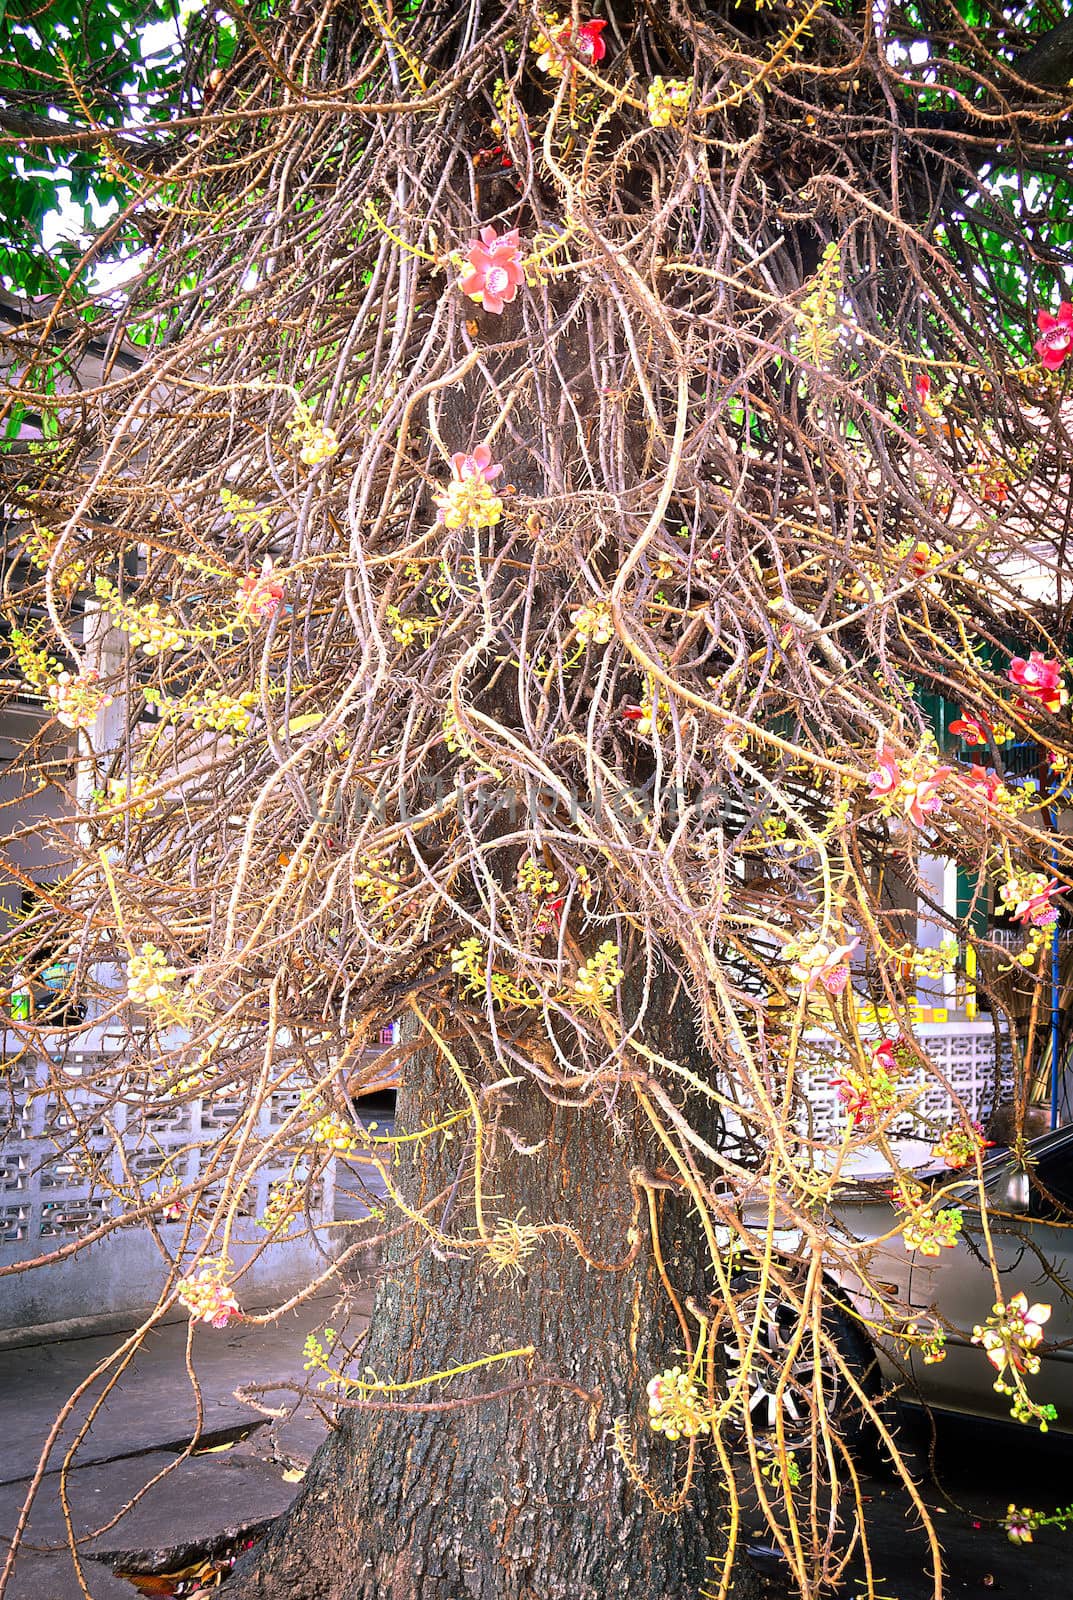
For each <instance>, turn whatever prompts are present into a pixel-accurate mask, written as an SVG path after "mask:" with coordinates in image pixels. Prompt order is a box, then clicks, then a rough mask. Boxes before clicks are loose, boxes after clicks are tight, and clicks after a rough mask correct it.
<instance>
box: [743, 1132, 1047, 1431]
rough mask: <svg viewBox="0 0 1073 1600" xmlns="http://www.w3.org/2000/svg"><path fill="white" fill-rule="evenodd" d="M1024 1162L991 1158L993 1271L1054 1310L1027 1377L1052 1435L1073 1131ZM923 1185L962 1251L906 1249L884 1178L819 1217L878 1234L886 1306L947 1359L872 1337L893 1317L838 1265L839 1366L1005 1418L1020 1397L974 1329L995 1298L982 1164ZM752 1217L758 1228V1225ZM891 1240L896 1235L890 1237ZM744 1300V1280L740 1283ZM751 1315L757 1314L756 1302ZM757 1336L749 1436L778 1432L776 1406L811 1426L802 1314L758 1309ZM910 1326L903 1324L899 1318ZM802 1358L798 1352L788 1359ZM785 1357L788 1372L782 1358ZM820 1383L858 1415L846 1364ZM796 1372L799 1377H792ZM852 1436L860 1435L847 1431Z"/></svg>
mask: <svg viewBox="0 0 1073 1600" xmlns="http://www.w3.org/2000/svg"><path fill="white" fill-rule="evenodd" d="M1025 1151H1026V1160H1025V1163H1024V1165H1023V1166H1022V1165H1021V1164H1019V1163H1017V1162H1015V1161H1014V1159H1013V1157H1012V1155H1011V1153H1010V1151H1008V1150H1002V1151H997V1152H995V1153H994V1154H992V1155H991V1156H989V1158H988V1159H987V1160H985V1162H984V1164H983V1191H984V1195H985V1200H986V1222H987V1231H988V1232H989V1233H990V1238H991V1250H992V1255H993V1258H994V1263H995V1267H996V1269H997V1274H998V1283H999V1296H998V1298H1001V1300H1002V1302H1003V1303H1005V1304H1007V1305H1008V1304H1009V1302H1010V1301H1011V1300H1013V1299H1014V1297H1015V1296H1016V1295H1017V1294H1019V1293H1023V1294H1024V1295H1025V1296H1026V1297H1027V1300H1028V1303H1029V1304H1030V1305H1032V1304H1037V1303H1038V1304H1044V1305H1049V1306H1050V1308H1051V1313H1050V1316H1049V1318H1048V1319H1047V1321H1046V1323H1045V1325H1044V1328H1043V1332H1044V1335H1045V1337H1044V1339H1043V1341H1042V1342H1041V1343H1040V1344H1039V1345H1038V1347H1037V1348H1036V1349H1035V1350H1034V1352H1033V1354H1034V1355H1035V1356H1038V1358H1039V1363H1040V1366H1039V1372H1038V1373H1037V1374H1035V1375H1027V1374H1026V1376H1025V1387H1026V1389H1027V1391H1028V1394H1029V1396H1030V1398H1031V1400H1032V1402H1033V1403H1035V1404H1038V1405H1040V1406H1053V1407H1054V1410H1055V1413H1056V1415H1055V1418H1054V1420H1053V1421H1051V1422H1050V1428H1051V1429H1052V1430H1053V1431H1056V1432H1065V1433H1073V1127H1069V1128H1061V1129H1059V1130H1057V1131H1056V1132H1054V1133H1049V1134H1044V1135H1043V1136H1042V1137H1041V1138H1038V1139H1034V1140H1032V1141H1031V1142H1030V1143H1028V1144H1027V1145H1026V1146H1025ZM913 1177H914V1181H915V1182H917V1183H919V1184H920V1185H921V1187H922V1188H923V1189H924V1190H925V1198H926V1197H927V1190H928V1189H929V1187H930V1188H932V1189H934V1190H938V1189H941V1190H942V1194H943V1197H942V1201H941V1204H942V1206H943V1207H957V1208H958V1209H959V1210H960V1211H961V1214H962V1232H961V1236H960V1238H959V1240H958V1243H957V1244H956V1246H955V1247H954V1248H943V1249H941V1250H940V1252H939V1254H937V1255H927V1254H925V1253H923V1251H921V1250H919V1249H917V1250H912V1251H910V1250H907V1249H906V1246H905V1243H904V1240H903V1239H902V1238H901V1237H900V1236H899V1235H898V1233H897V1232H896V1230H897V1229H898V1228H899V1225H900V1222H901V1221H904V1213H900V1212H899V1211H897V1210H896V1209H895V1205H894V1203H893V1201H892V1197H891V1194H890V1192H889V1190H890V1178H889V1176H888V1177H887V1178H886V1179H885V1180H884V1179H875V1180H869V1181H857V1182H854V1183H852V1184H850V1185H847V1186H845V1187H844V1188H842V1189H840V1190H839V1191H838V1192H837V1193H836V1195H835V1198H834V1199H833V1200H832V1201H831V1203H830V1204H829V1206H828V1208H827V1211H826V1214H825V1216H824V1218H823V1221H824V1224H825V1226H826V1227H827V1229H829V1230H830V1232H831V1233H832V1234H833V1235H834V1236H835V1237H836V1238H838V1237H841V1238H842V1239H843V1240H844V1241H846V1242H849V1243H852V1242H855V1241H857V1242H861V1243H864V1244H865V1245H867V1241H869V1240H875V1241H876V1244H875V1248H874V1249H873V1250H872V1251H870V1252H869V1251H867V1250H866V1251H865V1252H864V1254H865V1255H866V1256H867V1259H868V1274H869V1277H870V1278H871V1280H872V1282H873V1284H874V1285H876V1286H877V1287H878V1288H879V1289H880V1291H881V1292H882V1293H883V1294H884V1295H885V1296H886V1297H888V1299H889V1301H890V1302H895V1301H898V1302H901V1304H902V1305H903V1306H905V1305H908V1307H909V1308H910V1311H909V1320H910V1321H912V1320H914V1319H915V1320H916V1322H917V1326H918V1328H919V1329H920V1330H921V1332H923V1333H926V1332H927V1331H928V1330H930V1329H931V1328H933V1327H939V1328H941V1329H942V1330H943V1332H944V1334H945V1356H944V1358H943V1359H941V1360H937V1361H936V1360H932V1361H926V1360H925V1359H924V1351H923V1350H922V1349H921V1348H920V1347H918V1346H915V1345H914V1344H913V1343H912V1341H902V1340H899V1339H897V1338H896V1337H894V1335H893V1333H892V1332H889V1331H888V1332H884V1333H879V1334H877V1333H876V1331H875V1327H876V1324H877V1323H878V1324H880V1325H881V1326H882V1325H883V1324H884V1323H888V1326H889V1325H890V1324H889V1321H888V1319H887V1317H886V1316H885V1315H884V1314H883V1312H882V1310H881V1308H880V1307H879V1306H878V1305H877V1303H876V1301H875V1299H874V1298H872V1297H871V1296H870V1295H869V1294H868V1292H867V1291H866V1289H865V1288H864V1285H863V1283H862V1281H861V1279H860V1278H858V1277H857V1276H855V1275H854V1274H853V1273H852V1272H850V1271H847V1270H844V1269H842V1268H836V1269H833V1270H831V1271H829V1274H828V1276H827V1278H826V1280H825V1284H824V1299H825V1304H826V1307H827V1309H826V1312H825V1326H826V1329H827V1331H828V1333H829V1334H830V1335H831V1336H832V1337H833V1338H834V1339H835V1341H836V1342H837V1345H838V1349H839V1353H840V1355H841V1356H842V1358H843V1360H845V1361H847V1362H848V1363H849V1365H850V1366H851V1368H852V1370H853V1372H854V1375H855V1377H857V1379H858V1381H860V1382H861V1383H862V1384H863V1386H864V1388H865V1390H866V1392H870V1393H872V1394H873V1395H878V1394H880V1393H892V1392H894V1393H897V1396H898V1398H899V1399H901V1400H906V1401H909V1402H916V1403H924V1404H926V1405H928V1406H929V1407H933V1408H936V1409H939V1410H944V1411H953V1412H961V1413H967V1414H971V1415H973V1416H979V1417H994V1418H1005V1419H1006V1420H1009V1418H1010V1406H1011V1399H1010V1397H1009V1396H1008V1395H1004V1394H1001V1393H998V1392H996V1390H995V1387H994V1384H995V1379H996V1376H997V1373H996V1369H995V1367H994V1366H993V1365H992V1363H991V1361H990V1360H989V1359H988V1356H987V1353H986V1351H985V1350H984V1349H982V1348H981V1347H980V1345H979V1344H973V1342H972V1338H973V1329H974V1327H977V1326H985V1325H986V1323H987V1319H988V1318H989V1317H990V1316H992V1314H993V1312H994V1308H995V1304H996V1298H997V1297H996V1290H995V1282H994V1279H993V1277H992V1273H991V1268H990V1266H989V1263H988V1251H987V1242H986V1235H985V1228H984V1224H983V1221H982V1219H981V1211H980V1185H979V1181H978V1179H977V1176H976V1173H975V1170H973V1172H972V1173H971V1175H969V1176H967V1177H962V1176H961V1175H960V1174H958V1173H954V1172H951V1171H950V1170H949V1168H947V1167H943V1168H942V1169H941V1170H940V1169H936V1168H932V1169H930V1170H927V1169H924V1170H921V1171H916V1172H914V1174H913ZM746 1221H747V1222H749V1223H750V1224H751V1226H752V1228H753V1230H754V1232H756V1231H762V1222H761V1220H760V1218H759V1217H757V1216H750V1211H749V1208H747V1210H746ZM887 1235H893V1237H890V1238H887V1237H886V1236H887ZM781 1242H782V1244H783V1248H785V1249H788V1250H792V1246H793V1244H794V1243H795V1242H796V1239H795V1237H794V1235H793V1232H792V1229H791V1230H790V1231H789V1232H787V1231H786V1230H783V1231H782V1232H781ZM743 1283H744V1288H745V1293H746V1307H745V1309H746V1310H747V1311H748V1310H749V1305H748V1283H747V1278H746V1279H745V1280H743ZM753 1310H754V1311H755V1302H754V1307H753ZM761 1322H762V1328H761V1335H760V1339H759V1343H758V1348H757V1349H756V1350H755V1351H754V1352H753V1358H752V1361H751V1362H750V1369H749V1376H748V1380H747V1384H748V1389H747V1396H748V1398H747V1403H748V1406H749V1410H750V1413H751V1416H752V1422H753V1427H754V1429H757V1430H764V1429H773V1428H774V1427H775V1425H776V1418H777V1413H778V1412H779V1411H780V1410H781V1413H782V1426H783V1428H784V1429H785V1430H786V1434H787V1437H790V1436H791V1434H792V1433H793V1431H794V1430H795V1429H796V1430H798V1431H804V1430H806V1429H807V1428H808V1427H809V1419H810V1416H811V1413H812V1410H813V1405H814V1401H813V1394H814V1392H815V1389H816V1387H817V1385H816V1378H817V1374H816V1373H815V1370H814V1361H813V1358H812V1356H811V1355H810V1353H809V1351H810V1341H809V1340H807V1339H800V1338H799V1337H798V1335H797V1329H798V1324H799V1322H800V1312H799V1310H798V1309H796V1308H795V1307H794V1306H792V1305H790V1304H782V1303H780V1301H779V1298H778V1296H777V1295H776V1294H769V1296H768V1298H767V1301H766V1303H765V1305H764V1308H763V1312H762V1314H761ZM898 1326H899V1327H904V1324H898ZM721 1340H722V1345H723V1350H724V1352H725V1355H726V1358H727V1365H728V1370H729V1375H730V1377H731V1379H732V1380H733V1378H734V1377H735V1376H736V1375H737V1374H738V1372H740V1363H741V1356H742V1350H741V1340H740V1337H737V1336H733V1335H731V1334H730V1333H729V1331H728V1330H726V1328H725V1325H724V1332H723V1333H722V1335H721ZM795 1350H798V1351H799V1352H800V1353H799V1354H796V1355H794V1354H793V1353H792V1352H794V1351H795ZM788 1356H789V1370H788V1362H787V1358H788ZM825 1366H826V1369H827V1370H825V1371H824V1372H823V1373H822V1374H821V1375H819V1376H820V1383H819V1385H818V1387H819V1390H820V1392H821V1393H822V1396H823V1404H824V1408H825V1410H827V1411H828V1413H829V1414H830V1415H832V1416H834V1417H837V1418H838V1420H839V1421H840V1423H843V1424H844V1423H845V1421H846V1418H847V1415H849V1414H851V1413H852V1410H853V1402H852V1396H851V1394H850V1393H849V1390H848V1385H847V1384H846V1382H845V1380H844V1378H842V1377H841V1376H840V1374H839V1372H838V1370H837V1369H838V1363H837V1362H835V1361H833V1360H832V1361H830V1362H829V1363H825ZM788 1376H789V1379H790V1381H787V1377H788ZM843 1432H844V1433H846V1435H847V1439H849V1438H850V1437H851V1436H852V1434H853V1432H854V1429H853V1426H852V1418H851V1425H850V1427H849V1428H846V1427H843Z"/></svg>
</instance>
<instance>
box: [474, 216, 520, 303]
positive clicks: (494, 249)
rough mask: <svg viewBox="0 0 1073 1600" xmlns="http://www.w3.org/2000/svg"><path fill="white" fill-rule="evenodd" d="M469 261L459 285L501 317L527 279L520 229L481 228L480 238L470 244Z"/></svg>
mask: <svg viewBox="0 0 1073 1600" xmlns="http://www.w3.org/2000/svg"><path fill="white" fill-rule="evenodd" d="M466 261H467V263H468V265H469V270H468V272H464V273H463V274H462V276H461V278H459V280H458V287H459V288H460V289H461V291H462V293H463V294H466V295H468V296H469V298H470V299H471V300H476V302H477V304H478V305H481V306H483V307H484V309H485V310H486V311H491V312H493V313H494V314H495V315H496V316H498V315H499V313H500V312H501V311H502V309H503V307H504V306H505V305H507V304H509V303H510V301H512V300H513V299H514V297H515V295H516V294H517V293H518V290H519V288H520V287H521V285H522V284H523V283H524V282H525V269H524V267H523V266H522V258H521V250H520V246H519V241H518V230H517V228H512V229H511V231H510V232H509V233H504V234H497V233H496V231H495V229H494V228H482V229H481V237H480V241H479V242H478V243H475V244H471V245H470V247H469V250H468V251H467V253H466Z"/></svg>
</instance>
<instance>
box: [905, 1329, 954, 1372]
mask: <svg viewBox="0 0 1073 1600" xmlns="http://www.w3.org/2000/svg"><path fill="white" fill-rule="evenodd" d="M900 1338H901V1339H902V1341H903V1343H905V1344H906V1345H909V1346H912V1347H914V1348H915V1349H917V1350H918V1351H919V1352H920V1357H921V1360H922V1361H923V1363H924V1365H925V1366H926V1367H934V1366H937V1365H938V1363H939V1362H940V1361H945V1360H946V1334H945V1333H944V1332H943V1330H942V1328H940V1327H938V1326H936V1327H932V1328H929V1329H928V1330H927V1332H924V1331H923V1330H922V1329H921V1328H920V1327H919V1325H918V1324H917V1323H915V1322H908V1323H906V1325H905V1328H904V1329H903V1331H902V1333H901V1335H900Z"/></svg>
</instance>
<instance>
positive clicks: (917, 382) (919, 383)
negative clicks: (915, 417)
mask: <svg viewBox="0 0 1073 1600" xmlns="http://www.w3.org/2000/svg"><path fill="white" fill-rule="evenodd" d="M913 393H914V394H915V395H916V398H917V404H918V405H921V406H924V405H927V403H928V396H929V395H930V394H931V379H930V377H929V376H928V374H927V373H926V372H918V373H917V375H916V377H915V379H914V380H913Z"/></svg>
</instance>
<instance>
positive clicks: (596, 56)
mask: <svg viewBox="0 0 1073 1600" xmlns="http://www.w3.org/2000/svg"><path fill="white" fill-rule="evenodd" d="M606 27H607V23H606V22H585V23H582V25H581V27H580V28H579V29H578V31H577V35H578V36H577V43H576V44H575V45H574V52H575V54H576V55H578V56H580V58H581V60H582V61H587V62H589V63H590V64H591V63H594V62H596V61H602V60H603V59H604V56H605V55H606V54H607V46H606V45H605V44H604V41H603V40H602V39H601V38H600V35H601V33H603V31H604V29H605V28H606Z"/></svg>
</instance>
